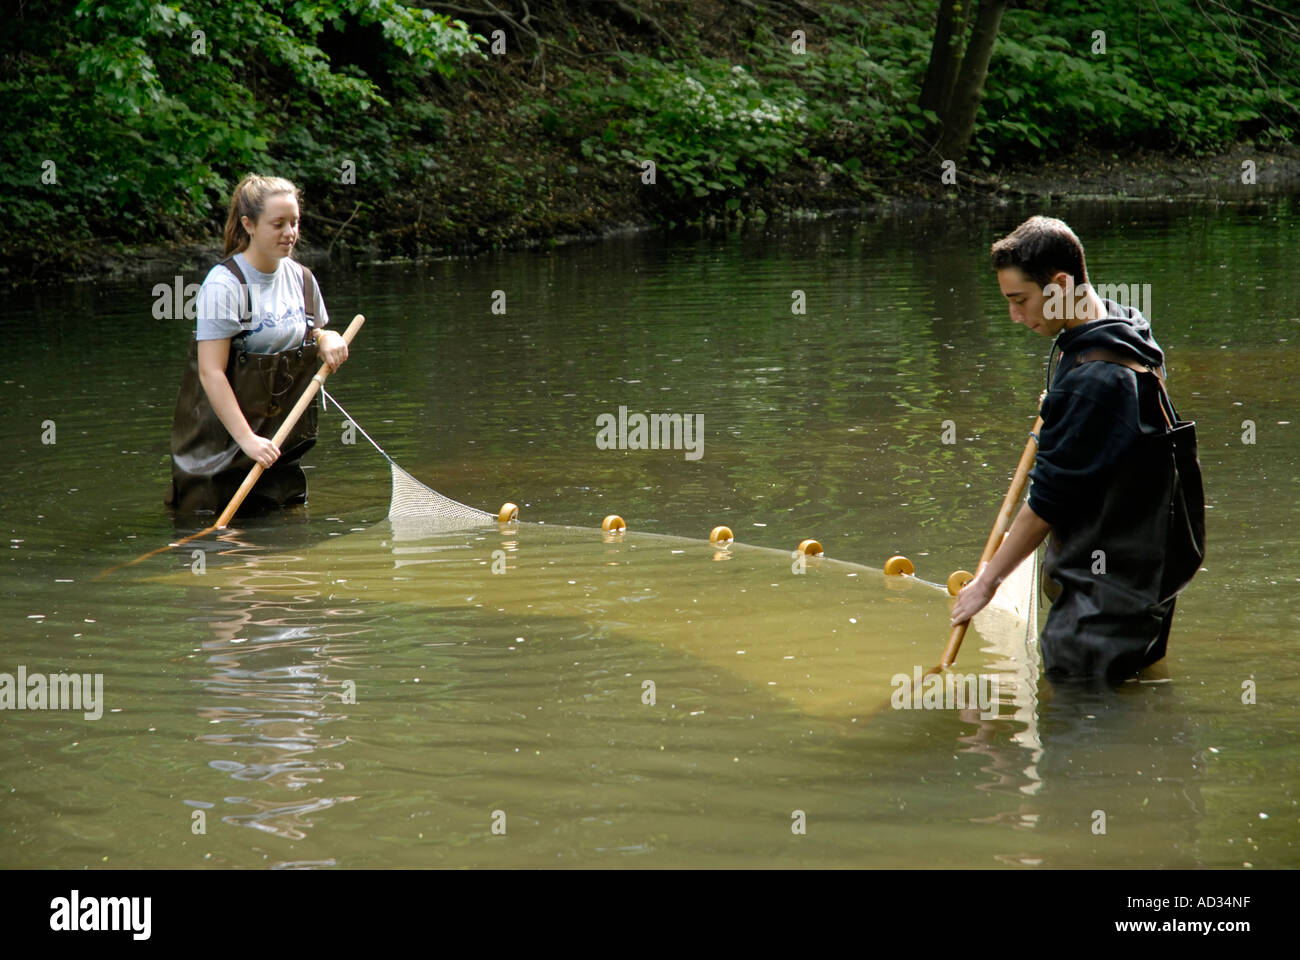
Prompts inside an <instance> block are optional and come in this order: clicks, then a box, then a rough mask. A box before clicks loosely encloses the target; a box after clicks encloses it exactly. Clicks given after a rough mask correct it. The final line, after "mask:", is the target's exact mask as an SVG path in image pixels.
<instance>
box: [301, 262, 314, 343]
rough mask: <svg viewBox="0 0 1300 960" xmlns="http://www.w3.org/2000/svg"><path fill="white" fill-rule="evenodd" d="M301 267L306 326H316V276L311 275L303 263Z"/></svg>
mask: <svg viewBox="0 0 1300 960" xmlns="http://www.w3.org/2000/svg"><path fill="white" fill-rule="evenodd" d="M298 266H300V267H302V309H303V312H304V313H306V314H307V326H308V327H314V326H316V278H315V277H313V276H312V275H311V271H310V270H308V269H307V265H306V264H305V263H300V264H298Z"/></svg>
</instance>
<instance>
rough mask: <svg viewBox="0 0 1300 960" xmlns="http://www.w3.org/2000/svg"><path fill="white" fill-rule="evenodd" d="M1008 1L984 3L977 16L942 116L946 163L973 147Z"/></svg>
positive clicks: (942, 147)
mask: <svg viewBox="0 0 1300 960" xmlns="http://www.w3.org/2000/svg"><path fill="white" fill-rule="evenodd" d="M1006 8H1007V0H980V6H979V12H978V13H977V14H976V15H975V30H974V32H973V33H972V34H971V38H970V43H968V44H967V45H966V56H965V57H963V58H962V62H961V72H960V73H959V74H958V75H957V85H956V87H955V88H954V89H953V93H952V99H951V100H950V102H949V104H948V110H947V111H946V112H945V113H944V114H942V118H943V134H942V135H941V136H940V138H939V148H938V149H939V156H940V157H941V158H943V159H944V160H961V158H962V157H963V156H964V155H965V153H966V148H967V147H969V146H970V138H971V134H972V133H973V132H974V130H975V115H976V114H977V113H978V112H979V107H980V97H981V96H982V95H983V93H984V80H985V78H986V77H987V76H988V72H989V59H990V58H991V57H992V56H993V45H994V44H995V43H996V42H997V39H998V26H999V24H1000V23H1001V22H1002V12H1003V11H1004V10H1006Z"/></svg>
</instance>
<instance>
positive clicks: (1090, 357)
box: [1074, 347, 1178, 430]
mask: <svg viewBox="0 0 1300 960" xmlns="http://www.w3.org/2000/svg"><path fill="white" fill-rule="evenodd" d="M1094 360H1104V361H1105V362H1106V363H1118V364H1119V365H1120V366H1122V367H1128V368H1129V369H1130V370H1134V371H1136V372H1137V373H1149V374H1151V375H1152V376H1153V377H1155V378H1156V381H1157V382H1158V383H1159V384H1160V393H1161V395H1162V396H1163V398H1164V401H1165V402H1164V403H1162V404H1160V412H1161V414H1163V415H1164V418H1165V424H1166V425H1167V426H1168V427H1169V429H1170V430H1172V429H1173V428H1174V424H1173V421H1172V420H1170V419H1169V411H1168V410H1166V409H1165V404H1166V403H1167V404H1168V405H1169V409H1170V410H1173V408H1174V402H1173V401H1172V400H1170V399H1169V391H1168V390H1167V389H1166V388H1165V376H1164V367H1163V366H1162V367H1161V368H1160V369H1159V370H1157V369H1156V368H1155V367H1153V366H1151V365H1150V364H1147V363H1138V362H1137V361H1136V360H1133V359H1131V358H1129V357H1125V356H1122V355H1121V354H1118V353H1116V352H1115V351H1114V350H1107V349H1106V348H1105V347H1094V348H1093V349H1092V350H1085V351H1084V352H1083V353H1081V354H1079V359H1078V360H1076V361H1075V362H1074V363H1075V366H1078V365H1079V364H1081V363H1091V362H1092V361H1094ZM1177 416H1178V414H1177V413H1175V414H1174V417H1175V418H1176V417H1177Z"/></svg>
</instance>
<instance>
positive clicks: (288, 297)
mask: <svg viewBox="0 0 1300 960" xmlns="http://www.w3.org/2000/svg"><path fill="white" fill-rule="evenodd" d="M235 262H236V263H238V264H239V269H240V270H242V271H244V279H245V280H246V281H247V282H248V289H249V293H250V294H251V298H252V304H253V313H252V316H251V317H250V318H249V319H248V320H246V321H244V322H241V321H240V319H239V316H240V313H241V312H242V311H243V309H244V303H245V301H244V291H243V290H242V289H240V286H239V281H238V280H237V279H235V275H234V274H233V273H231V272H230V270H229V269H227V268H226V267H223V266H222V265H221V264H217V265H216V266H215V267H213V268H212V269H211V270H210V271H208V275H207V277H206V278H205V279H204V281H203V286H201V287H200V288H199V297H198V302H197V304H196V313H197V318H198V324H197V326H196V328H195V333H194V337H195V339H196V340H225V339H228V338H234V337H240V335H241V334H247V336H243V337H240V339H239V340H238V341H236V345H237V346H238V348H239V349H241V350H244V351H247V352H248V353H280V352H282V351H284V350H292V349H293V348H294V347H296V346H298V345H299V344H301V343H302V341H303V339H304V338H305V337H306V336H307V313H306V310H305V309H304V308H303V303H302V280H303V273H302V264H300V263H298V262H297V261H294V260H290V259H289V258H288V257H285V258H284V259H282V260H281V261H280V263H279V265H278V266H277V267H276V268H275V272H274V273H262V272H261V271H260V270H257V269H254V267H253V265H252V264H250V263H249V262H248V260H247V259H246V258H245V257H244V255H243V254H242V253H237V254H235ZM314 279H315V278H313V280H314ZM327 323H329V314H328V313H326V312H325V301H324V299H323V298H322V297H321V295H320V287H319V286H317V287H316V326H317V327H324V326H325V325H326V324H327Z"/></svg>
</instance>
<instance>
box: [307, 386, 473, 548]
mask: <svg viewBox="0 0 1300 960" xmlns="http://www.w3.org/2000/svg"><path fill="white" fill-rule="evenodd" d="M321 400H322V402H324V401H326V400H328V401H329V402H330V403H332V404H334V406H336V407H338V409H339V412H340V413H342V414H343V416H345V417H347V419H348V420H349V421H350V422H351V423H352V425H353V426H355V427H356V428H357V429H358V430H360V431H361V435H362V436H363V437H365V438H366V439H367V440H369V441H370V444H371V446H373V447H374V448H375V449H376V450H378V451H379V453H380V455H381V456H382V457H383V458H384V459H385V460H387V461H388V466H389V469H390V470H391V471H392V474H393V495H392V497H391V499H390V500H389V502H388V520H389V522H390V523H391V524H392V525H393V529H394V530H395V531H397V532H398V534H399V536H402V537H406V536H420V535H422V534H427V533H444V532H449V531H453V530H467V529H472V528H474V527H479V526H483V525H484V524H489V523H495V522H496V517H494V516H493V515H492V514H490V513H488V512H486V511H484V510H476V509H475V508H474V507H468V506H466V505H465V504H463V503H460V502H458V501H456V500H453V499H451V497H445V496H443V495H442V494H441V493H439V492H438V491H437V490H434V489H433V488H432V487H429V486H426V485H425V484H423V483H421V482H420V481H419V480H416V479H415V477H413V476H411V475H410V474H409V473H407V472H406V471H405V470H403V469H402V468H401V467H399V466H398V465H397V462H396V461H395V460H393V458H392V457H390V456H389V455H388V454H387V453H385V452H384V449H383V447H381V446H380V445H379V444H377V443H375V441H374V439H373V438H372V437H371V436H370V434H368V433H366V431H365V429H364V428H363V427H362V426H361V424H359V423H357V421H356V419H355V418H354V417H353V416H352V415H351V414H350V413H348V412H347V411H346V410H344V409H343V406H342V404H340V403H339V402H338V401H337V400H335V399H334V398H333V397H332V396H330V395H329V394H328V393H326V392H325V389H324V388H323V387H322V388H321Z"/></svg>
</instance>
